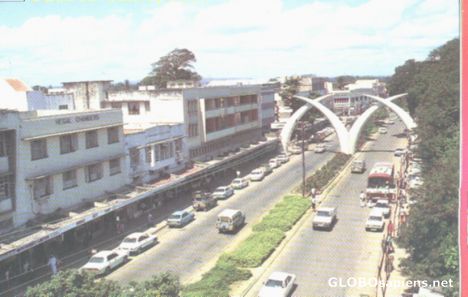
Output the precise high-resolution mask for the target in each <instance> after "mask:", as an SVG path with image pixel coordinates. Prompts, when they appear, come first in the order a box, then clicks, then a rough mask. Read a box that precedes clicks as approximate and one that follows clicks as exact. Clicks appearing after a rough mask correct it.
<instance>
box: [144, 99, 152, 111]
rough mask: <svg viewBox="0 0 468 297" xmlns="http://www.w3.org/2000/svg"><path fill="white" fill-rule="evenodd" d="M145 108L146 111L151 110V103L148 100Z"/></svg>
mask: <svg viewBox="0 0 468 297" xmlns="http://www.w3.org/2000/svg"><path fill="white" fill-rule="evenodd" d="M145 110H146V111H151V105H150V103H149V102H148V101H145Z"/></svg>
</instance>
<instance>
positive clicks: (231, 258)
mask: <svg viewBox="0 0 468 297" xmlns="http://www.w3.org/2000/svg"><path fill="white" fill-rule="evenodd" d="M283 238H284V232H282V231H281V230H279V229H271V230H264V231H261V232H254V233H253V234H252V235H250V236H249V237H248V238H247V239H246V240H245V241H244V242H242V244H241V245H240V246H239V247H238V248H237V249H236V250H235V251H234V252H232V253H230V254H227V255H226V256H225V257H226V260H227V261H228V262H232V263H234V264H236V265H237V266H239V267H258V266H260V265H261V264H262V263H263V261H265V259H267V258H268V256H269V255H270V254H271V253H272V252H273V251H274V250H275V248H276V247H277V246H278V245H279V243H280V242H281V241H282V240H283Z"/></svg>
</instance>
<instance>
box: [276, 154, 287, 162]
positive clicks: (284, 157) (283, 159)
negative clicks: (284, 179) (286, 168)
mask: <svg viewBox="0 0 468 297" xmlns="http://www.w3.org/2000/svg"><path fill="white" fill-rule="evenodd" d="M276 159H277V160H278V161H280V162H281V164H284V163H287V162H288V161H289V156H288V155H286V154H280V155H278V156H276Z"/></svg>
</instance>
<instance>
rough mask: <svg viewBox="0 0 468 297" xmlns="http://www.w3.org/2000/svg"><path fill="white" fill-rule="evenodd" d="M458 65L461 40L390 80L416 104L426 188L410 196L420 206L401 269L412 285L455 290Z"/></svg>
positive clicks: (406, 232) (405, 238)
mask: <svg viewBox="0 0 468 297" xmlns="http://www.w3.org/2000/svg"><path fill="white" fill-rule="evenodd" d="M413 64H414V65H413ZM409 65H411V66H409ZM459 65H460V62H459V40H458V39H454V40H451V41H449V42H447V43H446V44H445V45H443V46H441V47H439V48H437V49H435V50H434V51H432V52H431V53H430V54H429V56H428V58H427V59H426V60H425V61H421V62H408V61H407V62H406V63H405V65H403V66H400V67H402V68H400V67H399V68H397V70H396V72H395V76H394V77H392V79H391V81H392V84H393V85H392V90H393V91H394V92H408V93H409V94H410V95H411V96H412V100H415V102H416V104H415V106H414V110H413V113H414V116H415V117H416V118H417V123H418V128H417V135H418V138H419V139H420V143H419V147H418V150H417V154H418V155H419V156H420V157H421V158H422V160H423V169H424V170H423V178H424V185H423V186H422V187H421V188H420V189H418V190H416V191H413V192H412V196H413V197H414V199H415V200H416V201H418V203H417V204H416V205H415V207H413V208H412V211H411V214H410V217H409V218H408V224H407V225H405V226H404V228H403V229H402V232H401V236H400V240H399V242H400V243H401V244H402V246H403V247H405V248H406V250H407V251H408V254H409V256H408V258H406V259H405V261H403V263H402V267H403V269H404V271H405V272H406V273H407V274H408V275H409V276H410V277H411V278H413V279H427V280H448V279H452V280H454V281H455V282H456V284H455V285H456V286H457V283H458V269H459V268H458V249H457V229H458V213H457V210H458V181H459V175H458V174H459V173H458V171H459V169H458V168H459V149H458V148H459V138H460V135H459V131H460V120H459V117H460V107H459V106H460V102H459V98H460V93H459V88H460V86H459V77H460V68H459ZM404 68H406V69H409V68H411V69H412V72H410V71H409V70H408V72H407V73H406V74H405V75H406V76H405V75H403V72H402V69H404ZM397 72H398V73H397ZM398 82H399V83H398ZM456 289H457V288H456V287H455V288H448V289H447V290H446V292H445V296H458V295H457V292H456V291H457V290H456Z"/></svg>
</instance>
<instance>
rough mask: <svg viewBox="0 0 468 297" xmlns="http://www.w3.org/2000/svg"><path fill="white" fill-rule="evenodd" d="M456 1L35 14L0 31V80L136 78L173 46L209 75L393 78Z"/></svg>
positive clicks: (263, 1)
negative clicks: (190, 55)
mask: <svg viewBox="0 0 468 297" xmlns="http://www.w3.org/2000/svg"><path fill="white" fill-rule="evenodd" d="M452 2H453V3H451V4H450V3H448V2H446V1H443V0H424V1H416V0H410V1H408V0H394V1H387V0H369V1H368V2H367V3H364V4H362V5H358V6H353V7H351V6H348V5H346V4H343V3H333V2H331V1H322V2H320V1H311V2H310V3H306V4H304V5H301V6H296V7H294V8H287V5H285V2H284V0H283V1H281V0H256V1H249V0H230V1H226V2H222V3H220V4H215V5H211V6H206V7H201V4H200V2H182V1H179V2H175V1H170V2H167V3H166V4H164V5H161V6H158V7H156V8H154V9H151V10H148V11H146V12H145V13H143V14H140V15H135V14H134V13H128V14H125V13H119V14H118V15H117V14H110V15H108V16H106V17H101V18H97V17H94V16H83V17H64V16H59V15H49V16H46V17H34V18H31V19H29V20H27V21H26V22H24V23H23V24H22V25H20V26H17V27H9V26H5V25H3V26H1V25H0V36H2V49H1V50H0V56H2V61H1V64H2V65H5V64H11V65H12V66H11V67H1V68H0V76H10V75H12V74H13V75H15V76H17V77H20V78H23V79H25V80H26V81H27V82H28V83H31V84H36V83H41V84H50V83H53V84H57V83H58V82H61V81H70V80H74V79H86V78H88V79H92V78H109V79H114V80H123V79H126V78H129V79H131V80H138V79H141V78H142V77H144V76H145V75H146V73H147V72H148V71H149V70H150V64H151V63H152V62H155V61H156V60H157V59H158V58H159V57H160V56H162V55H164V54H166V53H167V52H169V51H170V50H172V49H174V48H176V47H179V48H180V47H186V48H189V49H190V50H192V51H193V52H194V53H195V54H196V56H197V59H198V62H197V63H196V65H195V66H196V69H197V71H198V72H200V73H201V74H202V75H203V76H207V77H212V76H223V77H228V76H236V77H240V76H243V77H271V76H276V75H284V74H291V73H317V74H320V75H339V74H344V73H348V74H391V73H392V71H393V69H394V68H395V67H396V66H398V65H399V64H401V63H402V62H404V60H406V59H409V58H417V59H422V58H424V57H425V56H426V55H427V54H428V53H429V51H430V50H431V49H432V48H433V47H436V46H439V45H441V44H442V43H444V42H445V41H447V40H449V39H451V38H453V37H455V36H456V35H457V34H458V4H457V3H456V2H454V1H452ZM5 61H7V62H5ZM10 62H11V63H10ZM6 68H8V71H7V70H6ZM12 68H13V70H12Z"/></svg>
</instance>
